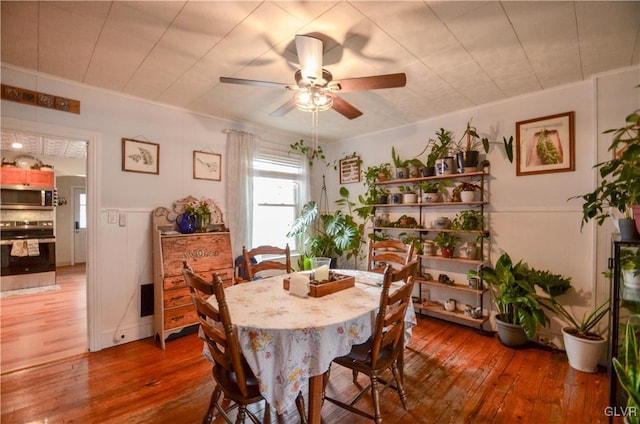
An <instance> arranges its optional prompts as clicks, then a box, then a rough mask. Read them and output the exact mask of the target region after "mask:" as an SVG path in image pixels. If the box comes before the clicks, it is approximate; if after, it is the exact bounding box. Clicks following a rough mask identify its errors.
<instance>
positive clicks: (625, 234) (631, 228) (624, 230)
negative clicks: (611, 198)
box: [618, 218, 640, 241]
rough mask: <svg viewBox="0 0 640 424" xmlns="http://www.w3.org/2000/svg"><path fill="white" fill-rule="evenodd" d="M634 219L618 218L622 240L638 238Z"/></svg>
mask: <svg viewBox="0 0 640 424" xmlns="http://www.w3.org/2000/svg"><path fill="white" fill-rule="evenodd" d="M636 226H637V224H636V221H635V220H633V219H630V218H620V219H618V227H619V228H620V239H621V240H624V241H629V240H637V239H638V238H640V236H639V235H638V230H637V229H636Z"/></svg>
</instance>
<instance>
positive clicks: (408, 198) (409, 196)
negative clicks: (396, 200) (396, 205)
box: [402, 193, 418, 203]
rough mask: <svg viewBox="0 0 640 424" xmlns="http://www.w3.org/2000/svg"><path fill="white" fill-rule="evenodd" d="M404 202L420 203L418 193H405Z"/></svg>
mask: <svg viewBox="0 0 640 424" xmlns="http://www.w3.org/2000/svg"><path fill="white" fill-rule="evenodd" d="M402 203H418V195H417V194H415V193H404V194H403V195H402Z"/></svg>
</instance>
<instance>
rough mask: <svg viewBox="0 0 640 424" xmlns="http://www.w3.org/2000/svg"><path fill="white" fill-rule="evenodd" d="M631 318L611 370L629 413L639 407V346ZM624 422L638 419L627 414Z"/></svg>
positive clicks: (635, 415) (634, 422)
mask: <svg viewBox="0 0 640 424" xmlns="http://www.w3.org/2000/svg"><path fill="white" fill-rule="evenodd" d="M632 318H637V316H631V317H630V320H629V321H628V322H627V325H626V327H625V336H624V342H623V343H622V349H621V351H620V352H619V353H620V356H619V357H616V358H613V359H612V360H611V362H612V363H613V369H614V370H615V372H616V376H617V377H618V382H619V383H620V386H622V389H623V390H624V391H625V392H626V393H627V396H628V399H627V408H629V409H628V410H629V411H638V407H640V346H638V336H637V335H636V331H637V328H636V327H635V326H634V325H632V323H631V319H632ZM625 422H628V423H630V424H637V423H638V422H640V419H639V417H638V415H637V414H633V415H632V414H629V415H628V416H627V417H625Z"/></svg>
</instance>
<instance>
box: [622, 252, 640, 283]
mask: <svg viewBox="0 0 640 424" xmlns="http://www.w3.org/2000/svg"><path fill="white" fill-rule="evenodd" d="M620 269H621V270H622V279H623V280H624V285H625V286H627V287H630V288H632V289H635V290H637V289H640V249H636V248H622V249H620Z"/></svg>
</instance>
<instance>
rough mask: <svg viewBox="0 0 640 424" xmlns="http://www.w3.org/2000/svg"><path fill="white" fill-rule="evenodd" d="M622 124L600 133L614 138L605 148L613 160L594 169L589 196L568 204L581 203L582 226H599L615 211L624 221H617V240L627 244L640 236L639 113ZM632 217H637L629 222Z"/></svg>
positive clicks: (583, 196)
mask: <svg viewBox="0 0 640 424" xmlns="http://www.w3.org/2000/svg"><path fill="white" fill-rule="evenodd" d="M626 123H627V125H625V126H623V127H621V128H618V129H611V130H607V131H605V132H604V134H606V133H613V134H614V136H613V141H612V142H611V145H610V146H609V151H611V153H612V155H613V158H612V159H611V160H608V161H605V162H601V163H598V164H596V165H595V166H594V168H597V169H598V170H599V173H600V177H601V181H600V184H599V185H598V186H597V187H596V189H595V190H594V191H592V192H591V193H587V194H583V195H580V196H574V197H571V198H570V200H571V199H575V198H581V199H582V200H583V204H582V226H584V224H586V223H587V222H588V221H589V220H591V219H595V220H596V222H597V223H598V225H602V223H603V222H604V221H605V220H606V219H607V218H608V217H609V216H611V215H612V214H611V211H610V209H617V210H618V211H619V212H620V213H622V214H623V216H624V217H625V218H624V219H620V220H619V221H618V225H619V227H620V234H621V238H622V239H623V240H630V239H634V238H637V237H638V232H640V110H636V111H635V112H633V113H632V114H630V115H629V116H627V117H626ZM634 211H635V212H634ZM634 214H637V215H635V216H636V218H635V222H632V221H634ZM632 224H634V225H632ZM634 226H635V231H630V232H628V233H627V232H623V230H624V229H626V228H628V227H630V229H631V230H633V228H634Z"/></svg>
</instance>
